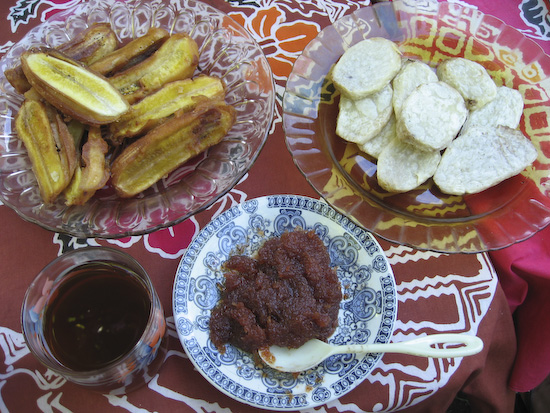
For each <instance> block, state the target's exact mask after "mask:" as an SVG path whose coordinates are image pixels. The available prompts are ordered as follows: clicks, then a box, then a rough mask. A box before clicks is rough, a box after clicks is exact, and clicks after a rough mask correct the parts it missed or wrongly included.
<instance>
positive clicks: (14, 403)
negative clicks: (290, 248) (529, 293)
mask: <svg viewBox="0 0 550 413" xmlns="http://www.w3.org/2000/svg"><path fill="white" fill-rule="evenodd" d="M411 1H414V0H411ZM423 1H426V2H428V1H430V0H423ZM431 1H434V0H431ZM79 2H80V0H54V1H43V0H34V1H32V0H27V1H23V0H10V4H9V7H4V8H3V9H2V10H1V11H0V16H1V17H2V21H3V22H4V24H3V25H2V27H1V28H0V30H1V33H2V37H1V39H2V40H1V42H2V44H1V45H0V47H1V48H2V49H0V52H5V51H6V50H7V49H8V48H9V47H10V46H11V45H12V44H13V42H16V41H17V40H18V39H20V38H21V37H22V36H23V35H24V33H25V32H26V31H27V30H28V29H29V28H30V27H33V26H34V25H36V24H39V23H40V22H41V21H43V20H44V19H46V18H48V16H51V15H52V14H54V13H56V12H58V11H59V10H63V9H66V8H68V7H71V6H73V5H75V4H77V3H79ZM206 3H208V4H210V5H212V6H214V7H216V8H218V9H219V10H221V11H223V12H225V13H228V14H229V15H231V16H232V17H233V18H234V19H235V20H236V21H238V22H239V23H240V24H242V25H243V26H244V27H245V28H246V29H247V30H249V31H250V32H251V33H252V35H253V36H254V38H255V39H256V40H257V41H258V43H259V44H260V45H261V46H262V48H263V50H264V53H265V54H266V56H267V58H268V60H269V62H270V65H271V67H272V70H273V73H274V78H275V82H276V88H277V92H278V98H277V107H276V111H277V113H276V114H275V118H274V122H273V126H272V130H271V133H270V136H269V138H268V140H267V143H266V145H265V147H264V149H263V150H262V152H261V154H260V156H259V158H258V160H257V161H256V163H255V165H254V166H253V167H252V168H251V170H250V171H249V173H248V174H246V175H245V177H244V178H243V179H242V180H241V182H240V183H239V184H238V185H237V186H236V187H235V188H233V189H232V190H231V191H230V192H229V193H228V194H227V195H225V196H224V197H222V198H221V199H220V200H218V201H217V202H216V203H215V204H214V205H212V207H210V208H209V209H208V210H206V211H203V212H201V213H199V214H197V215H196V216H194V217H192V218H190V219H188V220H186V221H184V222H182V223H180V224H178V225H175V226H173V227H170V228H167V229H163V230H159V231H156V232H154V233H151V234H148V235H144V236H136V237H128V238H123V239H119V240H108V241H107V240H97V239H76V238H72V237H68V236H66V235H62V234H57V233H52V232H48V231H46V230H43V229H41V228H40V227H38V226H36V225H34V224H31V223H28V222H25V221H23V220H21V219H20V218H19V217H18V216H17V214H16V213H15V212H13V211H12V210H11V209H9V208H8V207H6V206H0V262H1V265H2V266H1V268H2V271H1V274H2V275H1V276H2V283H3V285H2V288H1V289H0V302H1V303H2V304H1V306H2V312H1V316H0V317H1V318H0V348H1V352H2V354H3V356H4V364H3V366H2V367H1V368H0V411H2V412H4V411H13V412H17V411H25V412H32V411H79V412H88V411H89V412H96V411H120V412H122V411H130V412H138V411H139V412H153V411H156V412H165V411H166V412H167V411H182V412H252V411H259V409H256V408H254V407H251V406H248V405H246V404H242V403H240V402H237V401H234V400H232V399H230V398H229V397H227V396H226V395H224V394H222V393H221V392H219V391H218V390H216V389H215V388H214V387H212V386H211V385H210V384H209V383H208V382H207V381H206V380H205V379H204V378H203V377H202V376H201V375H200V374H199V373H198V372H197V371H196V370H194V368H193V366H192V364H191V362H190V361H189V359H188V358H187V356H186V354H185V353H184V351H183V349H182V346H181V344H180V342H179V340H178V337H177V333H176V329H175V326H174V322H173V320H174V319H173V317H172V304H171V300H172V287H173V280H174V275H175V273H176V269H177V266H178V262H179V259H180V258H181V256H182V255H183V253H184V251H185V249H186V247H187V245H188V244H189V243H190V241H191V240H192V238H193V237H194V236H195V235H196V234H197V233H198V232H199V230H200V229H201V228H202V227H203V226H204V225H205V224H206V223H207V222H209V220H210V219H211V218H212V217H215V216H218V215H219V214H220V213H221V212H223V211H224V210H226V209H227V208H228V207H229V206H231V205H234V204H236V203H240V202H242V201H244V200H247V199H251V198H254V197H258V196H263V195H270V194H284V193H290V194H301V195H308V196H312V197H318V195H317V194H316V193H315V191H314V190H313V189H312V188H311V186H310V185H309V184H308V183H307V181H306V180H305V179H304V178H303V176H302V175H301V174H300V172H299V171H298V170H297V168H296V167H295V165H294V163H293V161H292V157H291V155H290V153H289V152H288V150H287V149H286V146H285V143H284V134H283V130H282V122H281V96H282V94H283V92H284V86H285V82H286V78H287V76H288V75H289V73H290V71H291V69H292V64H293V62H294V60H295V59H296V58H297V57H298V56H299V54H300V52H301V50H302V49H303V48H304V47H305V46H306V45H307V43H308V42H309V41H310V40H312V39H313V38H314V37H315V36H316V35H317V33H318V32H319V31H320V30H321V29H322V28H324V27H325V26H327V25H329V24H331V23H332V22H334V21H335V20H336V19H338V18H339V17H341V16H343V15H345V14H348V13H350V12H352V11H354V10H355V9H357V8H358V7H368V4H369V1H344V0H340V1H338V0H324V1H313V0H306V1H297V0H281V1H271V0H250V1H249V0H228V1H223V0H209V1H206ZM471 3H473V4H474V5H476V6H477V7H479V8H480V10H481V11H483V12H485V13H490V14H493V15H495V16H497V17H500V18H501V19H503V20H504V21H506V22H507V23H508V24H511V25H514V26H516V27H521V28H522V31H523V32H524V33H525V34H526V35H528V36H530V37H532V38H534V39H535V40H536V41H537V42H539V43H541V44H543V45H545V47H547V46H546V36H547V30H548V26H547V25H546V24H545V23H544V22H545V20H544V18H541V11H540V10H539V9H535V8H533V2H532V1H531V2H529V1H526V0H524V1H523V2H521V3H520V4H519V5H518V4H508V3H507V4H506V7H505V6H503V5H502V4H501V3H499V2H493V1H490V0H472V1H471ZM509 3H516V2H509ZM537 4H540V5H547V3H546V1H544V2H542V1H540V3H537ZM5 6H8V4H5ZM379 242H380V244H381V245H382V247H383V249H384V251H385V253H386V256H387V258H388V260H389V262H390V264H391V265H392V267H393V271H394V274H395V278H396V284H397V292H398V320H397V323H396V328H395V331H394V334H393V341H401V340H405V339H409V338H414V337H417V336H419V335H423V334H425V333H436V332H468V333H471V334H477V335H478V336H480V337H481V338H482V339H483V340H484V342H485V348H484V350H483V352H482V353H480V354H478V355H476V356H472V357H466V358H463V359H456V360H453V359H450V360H449V359H441V360H436V359H422V358H415V357H410V356H403V355H392V354H386V355H384V356H383V357H382V359H381V361H380V362H379V364H378V365H377V366H376V368H375V369H374V371H373V372H372V374H371V375H370V376H368V377H367V378H366V379H365V380H364V382H363V383H362V384H361V385H359V387H357V388H356V389H354V390H352V391H350V392H349V393H347V394H345V395H344V396H342V397H341V398H339V399H338V400H335V401H332V402H329V403H328V404H327V405H326V406H324V407H323V408H318V409H316V411H330V412H346V411H397V410H400V411H408V412H430V411H433V412H441V411H444V409H445V407H446V406H448V405H450V403H451V402H452V400H453V399H454V398H455V396H456V395H457V394H458V393H462V394H464V395H466V396H468V397H469V398H470V401H471V403H472V405H473V406H474V411H479V412H482V411H489V410H491V409H493V410H492V411H502V412H511V411H513V405H514V393H513V392H512V391H510V390H509V389H508V386H507V384H508V376H509V374H510V371H511V368H512V366H513V362H514V357H515V353H516V340H515V330H514V325H513V322H512V317H511V314H510V310H509V307H508V303H507V300H506V297H505V296H504V294H503V291H502V289H501V286H500V284H499V282H498V277H497V274H496V272H495V270H494V268H493V265H492V263H491V261H490V259H489V255H488V254H471V255H448V254H439V253H431V252H423V251H418V250H414V249H412V248H409V247H404V246H399V245H394V244H391V243H389V242H386V241H384V240H379ZM84 245H110V246H114V247H115V248H121V249H125V250H126V251H128V252H129V253H130V254H131V255H132V256H134V257H135V258H136V259H138V260H139V261H140V262H141V263H142V265H143V266H144V267H145V269H146V270H147V271H148V272H149V274H150V276H151V278H152V280H153V283H154V285H155V287H156V289H157V291H158V293H159V296H160V298H161V301H162V303H163V305H164V308H165V314H166V316H167V319H168V324H169V328H170V343H169V352H168V354H167V356H166V360H165V363H164V366H163V367H162V369H161V371H160V372H159V375H158V376H156V377H155V378H154V379H153V380H152V381H151V382H150V384H149V385H148V386H147V387H144V388H142V389H139V390H138V391H136V392H134V393H131V394H129V395H126V396H107V395H101V394H96V393H91V392H88V391H85V390H82V389H80V388H78V387H76V386H75V385H73V384H71V383H68V382H66V381H65V380H64V379H63V378H61V377H59V376H58V375H56V374H55V373H53V372H51V371H48V370H47V369H45V368H44V367H42V366H41V365H39V364H38V362H37V361H36V360H35V359H34V358H33V357H32V355H31V354H30V353H29V351H28V349H27V347H26V345H25V343H24V340H23V337H22V334H21V327H20V324H19V312H20V305H21V302H22V299H23V295H24V293H25V290H26V288H27V286H28V285H29V283H30V282H31V280H32V279H33V278H34V276H35V274H36V273H37V272H38V271H39V270H40V269H41V268H42V267H44V266H45V265H46V264H47V263H48V262H49V261H51V260H52V259H53V258H54V257H55V256H57V255H59V254H61V253H63V252H64V251H67V250H70V249H73V248H78V247H81V246H84Z"/></svg>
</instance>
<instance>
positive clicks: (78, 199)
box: [65, 127, 110, 205]
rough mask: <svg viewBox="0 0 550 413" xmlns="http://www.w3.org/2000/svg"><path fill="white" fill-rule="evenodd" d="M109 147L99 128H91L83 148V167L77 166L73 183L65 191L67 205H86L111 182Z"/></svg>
mask: <svg viewBox="0 0 550 413" xmlns="http://www.w3.org/2000/svg"><path fill="white" fill-rule="evenodd" d="M108 151H109V145H107V142H105V141H104V140H103V138H102V136H101V130H100V128H98V127H92V128H90V131H89V132H88V139H87V141H86V143H85V144H84V145H83V146H82V163H83V166H80V165H79V166H77V167H76V169H75V173H74V175H73V179H72V180H71V183H70V184H69V186H68V187H67V189H66V190H65V199H66V200H65V203H66V204H67V205H84V204H85V203H86V202H87V201H88V200H89V199H90V198H91V197H92V196H93V195H94V194H95V193H96V191H97V190H98V189H101V188H102V187H103V186H104V185H105V184H106V183H107V181H108V180H109V177H110V171H109V166H108V164H107V161H106V160H105V155H106V154H107V152H108Z"/></svg>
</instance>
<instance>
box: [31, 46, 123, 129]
mask: <svg viewBox="0 0 550 413" xmlns="http://www.w3.org/2000/svg"><path fill="white" fill-rule="evenodd" d="M21 64H22V67H23V72H24V73H25V76H26V77H27V80H28V81H29V83H30V84H31V85H32V87H33V88H34V89H35V90H36V92H38V93H39V94H40V95H41V96H42V97H43V98H44V99H45V100H47V101H48V102H49V103H50V104H51V105H53V106H55V107H56V108H57V109H58V110H59V111H61V112H62V113H64V114H65V115H67V116H70V117H71V118H74V119H76V120H78V121H80V122H82V123H84V124H87V125H92V126H98V125H103V124H107V123H110V122H113V121H115V120H117V119H118V118H119V117H120V116H121V115H122V114H123V113H125V112H126V111H127V110H128V109H129V104H128V102H127V101H126V99H124V98H123V97H122V95H121V94H120V92H119V91H118V90H117V89H116V88H114V87H113V86H112V85H111V84H110V83H109V81H108V80H107V79H106V78H105V77H103V76H101V75H99V74H96V73H94V72H92V71H90V70H88V69H87V68H86V67H85V66H84V65H83V64H81V63H79V62H78V61H76V60H74V59H71V58H69V57H67V56H65V55H63V54H62V53H60V52H59V51H56V50H55V49H49V48H39V49H32V50H29V51H26V52H24V53H23V55H22V57H21Z"/></svg>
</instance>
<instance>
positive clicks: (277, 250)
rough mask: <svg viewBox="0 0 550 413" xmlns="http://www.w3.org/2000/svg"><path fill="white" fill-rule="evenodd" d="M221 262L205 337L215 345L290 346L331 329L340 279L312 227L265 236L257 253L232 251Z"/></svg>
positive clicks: (339, 297) (244, 347)
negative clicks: (219, 287) (221, 279)
mask: <svg viewBox="0 0 550 413" xmlns="http://www.w3.org/2000/svg"><path fill="white" fill-rule="evenodd" d="M225 268H226V269H227V272H226V274H225V288H224V289H223V291H222V293H221V300H220V302H219V303H218V305H217V306H216V308H214V309H213V310H212V316H211V318H210V338H211V340H212V342H213V343H214V345H215V346H216V347H217V348H218V349H219V350H220V351H223V348H224V345H225V344H226V343H231V344H233V345H235V346H236V347H239V348H240V349H242V350H244V351H248V352H251V353H253V352H256V351H257V350H259V349H261V348H265V347H268V346H271V345H278V346H281V347H293V348H295V347H299V346H301V345H302V344H304V343H305V342H306V341H308V340H310V339H312V338H318V339H320V340H326V339H327V338H328V337H330V335H331V334H332V333H333V332H334V330H335V328H336V326H337V324H338V309H339V306H340V301H341V300H342V292H341V289H340V282H339V280H338V277H337V275H336V271H335V269H333V268H331V266H330V257H329V254H328V251H327V248H326V247H325V245H324V244H323V242H322V241H321V239H320V238H319V237H318V236H317V235H316V234H315V233H314V232H313V231H301V230H296V231H293V232H286V233H284V234H282V235H281V237H280V238H271V239H269V240H267V241H266V242H265V244H264V245H263V246H262V247H261V248H260V250H259V251H258V257H257V259H255V258H252V257H249V256H243V255H236V256H233V257H230V258H229V259H228V260H227V262H226V263H225Z"/></svg>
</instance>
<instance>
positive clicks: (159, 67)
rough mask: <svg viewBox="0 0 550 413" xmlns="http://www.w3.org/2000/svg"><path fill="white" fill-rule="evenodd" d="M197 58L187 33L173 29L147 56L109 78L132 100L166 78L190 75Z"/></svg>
mask: <svg viewBox="0 0 550 413" xmlns="http://www.w3.org/2000/svg"><path fill="white" fill-rule="evenodd" d="M198 62H199V48H198V46H197V43H196V42H195V41H194V40H193V39H192V38H191V37H189V36H188V35H187V34H184V33H176V34H173V35H171V36H170V37H169V38H168V39H167V40H166V41H165V42H164V43H163V44H162V46H160V47H159V49H158V50H157V51H156V52H155V53H153V54H152V55H151V56H150V57H148V58H147V59H145V60H144V61H142V62H140V63H138V64H137V65H134V66H132V67H130V68H128V69H126V70H123V71H121V72H118V73H116V74H114V75H113V76H112V77H110V78H109V80H110V81H111V83H112V84H113V85H114V86H115V87H116V88H117V89H118V90H119V91H120V92H121V93H122V94H123V95H124V96H125V97H126V99H127V100H128V102H130V103H131V104H133V103H135V102H137V101H138V100H140V99H142V98H143V97H145V96H146V95H148V94H150V93H152V92H154V91H155V90H157V89H159V88H161V87H162V85H164V84H166V83H168V82H172V81H174V80H181V79H187V78H189V77H191V76H192V75H193V73H194V72H195V69H196V68H197V65H198Z"/></svg>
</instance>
